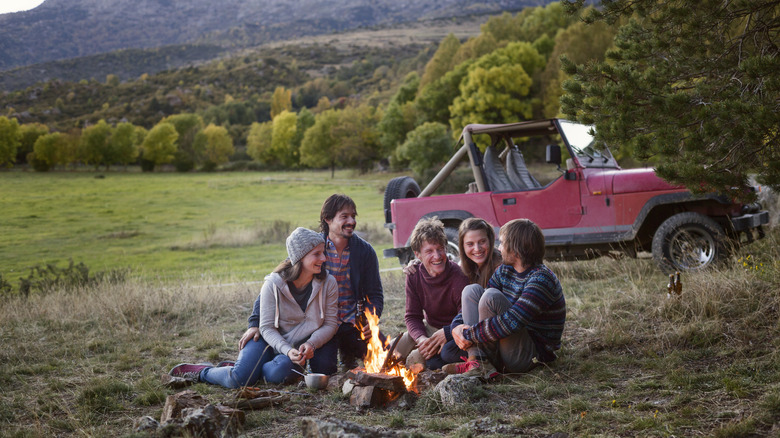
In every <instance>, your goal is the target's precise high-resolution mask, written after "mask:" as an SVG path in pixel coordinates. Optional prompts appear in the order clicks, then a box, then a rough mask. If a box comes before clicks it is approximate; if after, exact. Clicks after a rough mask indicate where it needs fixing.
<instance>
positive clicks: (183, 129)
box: [161, 113, 203, 172]
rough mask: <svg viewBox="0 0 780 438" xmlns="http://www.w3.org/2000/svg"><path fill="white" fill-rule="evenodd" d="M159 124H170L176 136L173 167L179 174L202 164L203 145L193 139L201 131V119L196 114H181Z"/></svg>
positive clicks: (167, 118) (169, 117)
mask: <svg viewBox="0 0 780 438" xmlns="http://www.w3.org/2000/svg"><path fill="white" fill-rule="evenodd" d="M161 122H165V123H170V124H171V125H172V126H173V127H174V128H175V129H176V133H177V134H178V136H177V140H176V153H175V157H174V165H175V166H176V170H178V171H180V172H188V171H190V170H192V169H194V168H195V166H197V165H198V164H200V163H202V162H203V144H201V143H196V142H195V137H196V136H197V135H198V133H199V132H200V131H201V130H202V129H203V118H202V117H201V116H199V115H197V114H191V113H182V114H174V115H172V116H168V117H166V118H164V119H162V120H161Z"/></svg>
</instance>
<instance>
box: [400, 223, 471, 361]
mask: <svg viewBox="0 0 780 438" xmlns="http://www.w3.org/2000/svg"><path fill="white" fill-rule="evenodd" d="M411 247H412V251H414V255H415V257H417V259H419V260H420V261H421V262H422V263H421V264H420V265H418V269H416V270H415V272H414V273H410V274H409V275H407V276H406V314H405V315H404V321H405V322H406V329H407V332H406V333H404V334H403V335H402V336H401V339H400V340H399V341H398V345H397V346H396V348H395V356H396V358H397V359H399V360H405V361H406V362H407V364H409V363H411V362H413V361H414V362H416V361H418V360H419V361H421V359H424V360H425V364H426V366H427V368H429V369H439V368H441V367H442V366H443V365H444V364H447V363H451V362H456V361H459V360H460V358H461V356H463V357H465V356H467V354H466V352H464V351H462V350H460V349H459V348H458V346H457V344H455V341H454V340H453V338H452V334H451V333H450V323H451V322H452V319H453V318H454V317H455V316H456V315H458V314H459V313H460V297H461V293H462V292H463V288H464V287H466V286H467V285H468V284H469V280H468V278H467V277H466V274H464V273H463V271H462V270H461V269H460V266H458V265H457V264H455V263H453V262H451V261H450V260H449V258H447V250H446V248H447V236H446V235H445V234H444V224H442V222H441V221H440V220H438V219H437V218H424V219H421V220H420V222H418V223H417V225H416V226H415V227H414V231H412V236H411ZM415 349H416V350H417V352H418V353H413V350H415ZM410 354H414V355H415V356H418V354H419V356H422V357H421V358H419V356H418V359H414V360H413V359H412V358H411V357H410V358H408V359H407V356H410Z"/></svg>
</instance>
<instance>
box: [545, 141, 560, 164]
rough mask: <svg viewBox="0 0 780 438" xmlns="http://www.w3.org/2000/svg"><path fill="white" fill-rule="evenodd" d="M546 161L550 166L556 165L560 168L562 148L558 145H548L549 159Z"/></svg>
mask: <svg viewBox="0 0 780 438" xmlns="http://www.w3.org/2000/svg"><path fill="white" fill-rule="evenodd" d="M546 161H547V163H548V164H555V165H557V166H558V167H560V166H561V147H560V146H558V145H557V144H548V145H547V157H546Z"/></svg>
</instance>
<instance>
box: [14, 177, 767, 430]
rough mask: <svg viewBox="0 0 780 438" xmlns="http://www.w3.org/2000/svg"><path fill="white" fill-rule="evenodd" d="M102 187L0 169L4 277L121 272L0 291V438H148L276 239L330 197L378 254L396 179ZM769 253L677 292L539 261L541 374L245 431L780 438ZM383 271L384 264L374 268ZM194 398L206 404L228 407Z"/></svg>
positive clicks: (599, 267)
mask: <svg viewBox="0 0 780 438" xmlns="http://www.w3.org/2000/svg"><path fill="white" fill-rule="evenodd" d="M100 175H103V176H104V178H96V176H97V174H95V173H86V172H84V173H82V172H73V173H52V174H33V173H20V172H1V173H0V196H1V198H0V211H2V222H1V223H0V227H2V228H0V239H2V240H1V241H0V246H2V248H0V257H2V259H0V268H1V269H2V275H3V277H4V278H7V279H9V280H10V281H11V283H15V282H16V278H17V276H23V275H26V274H25V271H26V270H29V267H30V266H34V265H36V264H41V263H56V264H58V265H59V266H60V267H62V266H65V265H66V264H67V263H68V261H69V260H70V259H73V260H74V261H75V262H76V263H84V264H85V265H86V266H88V267H89V268H90V270H92V271H95V272H98V271H111V270H121V271H123V272H125V273H126V275H124V276H123V277H106V278H103V279H101V280H99V281H96V282H91V283H88V284H67V283H62V284H54V285H53V286H52V287H49V288H47V289H43V290H40V291H36V292H34V293H33V292H31V293H29V294H28V295H23V294H0V344H1V345H3V348H0V364H2V366H0V437H6V436H8V437H49V436H58V437H71V436H72V437H105V436H116V437H148V436H155V435H151V434H148V433H136V432H135V431H134V424H135V422H136V421H137V420H138V419H140V418H141V417H144V416H151V417H153V418H156V419H159V418H160V416H161V414H162V410H163V406H164V403H165V399H166V397H167V396H169V395H172V394H174V393H176V392H178V391H179V390H177V389H171V388H167V387H165V386H164V385H163V384H162V383H161V379H160V376H161V375H164V374H166V373H167V372H168V370H170V368H171V367H172V366H174V365H176V364H177V363H181V362H202V361H210V362H213V363H217V362H219V361H221V360H227V359H235V358H236V355H237V354H238V351H237V342H238V339H239V338H240V336H241V334H242V333H243V332H244V330H245V329H246V318H247V316H248V315H249V313H250V312H251V309H250V308H251V305H252V302H253V301H254V299H255V298H256V297H257V293H258V291H259V289H260V285H259V284H258V281H260V280H262V277H263V276H264V275H265V274H267V273H268V272H269V271H270V270H271V269H272V268H273V266H274V265H275V264H276V263H278V262H279V261H280V260H281V259H282V258H283V257H284V256H285V250H284V244H283V240H284V238H285V237H286V235H287V232H288V230H289V229H290V228H291V227H295V226H307V227H312V228H314V227H316V226H317V222H318V217H319V210H320V206H321V204H322V201H323V200H324V199H325V198H326V197H327V196H329V195H330V194H332V193H334V192H342V193H347V194H349V195H350V196H352V197H353V198H354V199H355V201H356V202H357V205H358V213H359V217H358V225H359V228H360V229H362V230H363V231H364V232H365V233H366V234H365V235H366V237H367V238H368V240H369V241H370V242H372V244H373V245H374V247H375V248H376V249H377V252H381V249H383V248H385V247H388V246H389V245H390V241H389V240H390V239H389V233H388V232H387V231H386V230H384V229H383V228H382V227H381V224H382V198H383V196H382V189H383V188H384V185H385V183H386V181H388V180H389V179H390V178H392V176H394V175H389V174H369V175H359V174H356V173H352V172H348V171H343V172H338V173H337V174H336V177H335V178H333V179H331V178H330V174H329V173H327V172H284V173H215V174H173V173H155V174H140V173H132V172H128V173H125V172H110V173H103V174H100ZM773 205H777V203H776V199H775V201H774V204H773ZM772 215H773V217H777V211H776V209H774V210H773V211H772ZM778 243H780V228H778V227H776V226H775V227H774V228H769V229H768V230H767V237H766V238H765V239H763V240H761V241H758V242H755V243H753V244H752V245H748V246H745V247H743V248H742V249H740V250H739V251H737V252H736V253H735V254H734V256H733V257H732V258H731V259H730V260H729V262H728V263H726V264H725V265H724V266H722V267H720V268H719V269H718V270H712V271H706V272H696V273H684V274H683V277H682V279H683V291H682V294H681V295H680V296H672V297H668V296H667V290H666V283H667V281H668V280H667V277H666V276H665V275H664V274H662V273H661V272H660V271H659V270H658V269H657V268H656V266H655V264H654V263H653V261H652V260H651V259H649V258H640V259H626V258H623V259H612V258H602V259H596V260H591V261H582V262H567V263H563V262H549V263H548V264H549V266H550V267H551V269H552V270H553V271H554V272H555V273H556V275H558V277H559V278H560V279H561V284H562V285H563V288H564V294H565V296H566V303H567V317H566V328H565V331H564V334H563V339H562V348H561V350H560V351H559V358H558V360H556V361H555V362H553V363H552V364H550V365H545V366H540V367H539V368H537V369H535V370H533V371H531V372H529V373H525V374H515V375H504V376H502V378H501V379H499V380H497V381H492V382H489V383H485V384H484V385H481V386H477V387H475V388H472V389H470V390H469V391H467V393H466V394H465V395H464V398H463V401H462V403H455V404H454V405H453V404H446V403H444V402H443V401H442V400H441V397H440V396H438V395H437V393H436V391H434V390H431V389H423V390H422V391H421V393H420V394H419V398H417V400H416V402H415V403H413V404H411V405H410V406H407V407H390V408H379V409H371V410H369V411H365V412H363V411H356V409H355V408H354V407H352V406H351V405H350V404H349V397H348V396H345V395H343V394H342V391H341V389H340V388H332V389H329V390H326V391H314V390H308V389H306V388H302V387H296V386H293V387H283V388H281V389H282V390H285V391H289V392H291V393H292V394H290V398H289V399H288V400H287V401H286V402H284V403H283V404H280V405H278V406H273V407H268V408H264V409H261V410H257V411H248V412H246V423H245V424H244V425H243V426H242V427H241V431H240V432H241V436H286V437H299V436H302V429H301V419H302V418H304V417H313V418H319V419H340V420H347V421H351V422H354V423H358V424H360V425H363V426H368V427H373V428H377V430H382V431H390V432H395V433H397V434H398V435H397V436H402V437H420V438H422V437H431V438H441V437H453V438H467V437H471V438H473V437H476V436H479V437H485V438H487V437H491V438H499V437H501V438H503V437H513V436H533V437H550V436H556V437H580V436H607V437H613V436H614V437H629V436H630V437H634V436H641V437H672V436H678V437H682V436H685V437H688V436H707V437H709V436H713V437H721V438H727V437H733V438H737V437H752V436H775V437H777V436H780V432H778V431H780V355H779V354H778V352H779V351H780V245H779V244H778ZM380 265H381V266H382V267H383V268H391V267H397V262H396V261H395V260H389V259H383V258H381V255H380ZM381 277H382V283H383V287H384V295H385V309H384V313H383V315H382V319H381V321H380V327H381V328H382V330H383V331H385V332H387V333H391V334H396V333H400V332H401V331H402V330H404V299H405V293H404V277H403V274H402V272H401V271H400V270H399V269H383V272H382V273H381ZM215 284H219V285H220V287H215ZM331 378H332V379H339V381H341V380H343V379H345V375H344V374H343V373H338V374H337V375H334V376H332V377H331ZM259 385H260V386H265V385H263V384H259ZM190 389H192V390H194V391H196V392H197V393H198V394H200V395H202V396H203V397H205V398H206V399H207V400H209V401H210V402H212V403H225V402H227V401H230V400H232V399H233V397H234V396H235V391H234V390H229V389H224V388H221V387H215V386H211V385H207V384H204V383H197V384H195V385H193V386H191V387H190ZM158 436H161V435H158Z"/></svg>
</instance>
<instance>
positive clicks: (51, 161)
mask: <svg viewBox="0 0 780 438" xmlns="http://www.w3.org/2000/svg"><path fill="white" fill-rule="evenodd" d="M66 148H67V138H66V136H65V135H64V134H62V133H59V132H52V133H51V134H44V135H42V136H40V137H38V138H37V139H36V141H35V144H34V145H33V153H32V156H31V162H32V165H33V168H34V169H35V170H37V171H39V172H46V171H48V170H49V169H51V168H52V167H54V166H56V165H57V164H64V163H63V155H64V154H63V152H64V151H65V149H66Z"/></svg>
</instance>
